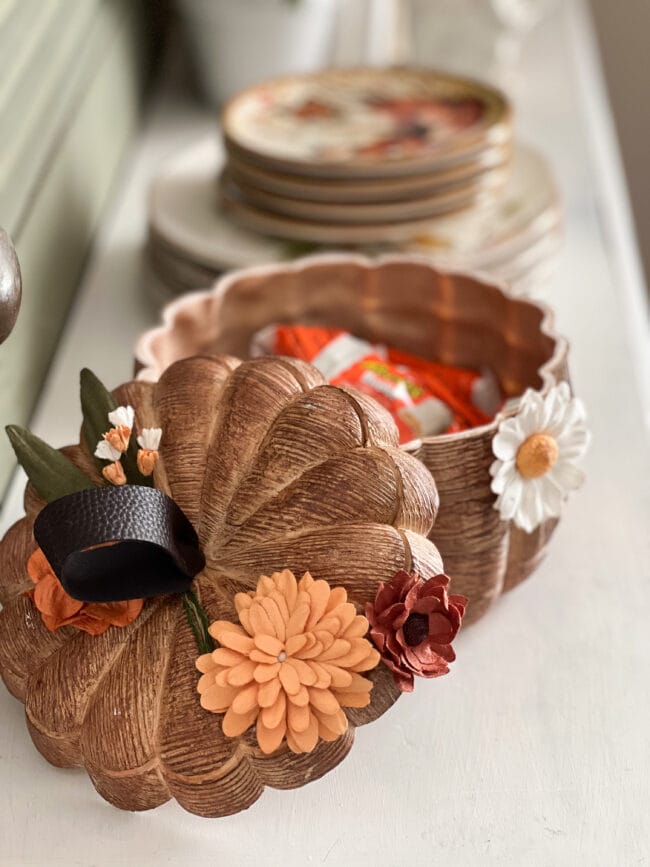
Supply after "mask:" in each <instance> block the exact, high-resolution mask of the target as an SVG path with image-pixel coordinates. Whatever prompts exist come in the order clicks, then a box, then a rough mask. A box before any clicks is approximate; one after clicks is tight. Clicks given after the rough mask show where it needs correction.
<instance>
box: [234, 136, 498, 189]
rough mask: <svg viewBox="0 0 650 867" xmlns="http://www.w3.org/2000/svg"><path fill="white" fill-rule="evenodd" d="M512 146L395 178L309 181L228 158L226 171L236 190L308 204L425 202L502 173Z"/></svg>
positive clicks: (307, 178) (492, 148) (488, 150)
mask: <svg viewBox="0 0 650 867" xmlns="http://www.w3.org/2000/svg"><path fill="white" fill-rule="evenodd" d="M511 153H512V144H511V142H507V143H505V144H501V145H495V146H493V147H489V148H486V149H485V150H483V151H481V153H480V154H476V155H470V157H469V158H468V159H467V160H466V161H465V162H462V163H459V164H458V165H456V166H453V167H452V168H447V169H443V170H442V171H436V172H425V173H421V174H420V173H419V174H414V175H405V176H404V177H396V178H365V179H361V180H355V179H353V178H346V179H340V178H313V177H308V176H300V175H292V174H287V173H286V172H277V171H273V170H272V169H268V168H263V167H261V166H256V165H255V164H254V163H251V162H249V161H247V160H246V159H242V158H241V157H240V156H237V155H235V154H230V155H229V158H228V171H229V173H230V175H231V176H232V178H233V180H235V181H236V182H237V183H238V184H239V185H240V186H246V187H251V188H253V187H254V188H256V189H258V190H261V191H263V192H265V193H270V194H272V195H277V196H284V197H285V198H292V199H305V200H307V201H310V202H336V203H337V204H348V203H349V204H370V203H372V202H382V203H385V202H394V201H403V200H404V199H407V198H426V197H430V196H432V195H433V194H434V193H437V192H441V191H443V190H447V189H450V188H452V187H455V186H458V185H459V184H463V183H465V184H469V183H472V182H479V181H481V179H483V178H484V177H485V176H486V175H488V174H489V173H490V172H494V171H496V172H498V171H503V170H504V169H505V168H506V167H507V166H508V164H509V162H510V157H511Z"/></svg>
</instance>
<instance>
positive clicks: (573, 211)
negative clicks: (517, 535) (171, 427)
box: [0, 0, 650, 867]
mask: <svg viewBox="0 0 650 867" xmlns="http://www.w3.org/2000/svg"><path fill="white" fill-rule="evenodd" d="M524 74H525V86H524V88H523V90H522V93H521V104H520V106H519V111H520V128H521V131H522V134H523V135H525V136H527V137H528V138H529V139H531V140H534V141H536V142H537V143H538V144H540V145H541V146H542V147H543V148H544V150H545V151H546V153H547V154H548V156H549V157H550V158H552V159H553V161H554V163H555V166H556V169H557V172H558V175H559V179H560V182H561V185H562V187H563V190H564V193H565V197H566V204H567V225H566V241H567V243H566V252H565V255H564V258H563V261H562V265H561V268H560V272H559V274H558V276H557V278H556V280H555V282H554V284H553V285H552V287H551V288H550V289H549V291H548V293H547V298H548V300H550V301H551V302H552V303H553V305H554V306H555V307H556V309H557V314H558V322H559V325H560V327H561V329H562V330H563V331H564V332H565V333H566V334H567V335H568V336H569V337H570V339H571V342H572V346H573V355H572V362H573V374H574V382H575V386H576V388H577V390H578V392H579V393H580V394H581V395H582V397H584V399H585V401H586V402H587V404H588V407H589V409H590V414H591V424H592V428H593V432H594V443H593V447H592V449H591V452H590V454H589V457H588V460H587V471H588V473H589V482H588V485H587V486H586V488H585V489H584V491H583V492H581V493H580V494H578V495H577V496H575V497H574V499H573V500H572V501H571V502H570V504H569V507H568V509H567V510H566V515H565V519H564V521H563V523H562V525H561V527H560V529H559V531H558V533H557V536H556V538H555V540H554V543H553V545H552V546H551V552H550V555H549V557H548V559H547V560H546V562H545V563H544V564H543V566H542V567H541V568H540V570H539V571H538V573H537V574H536V575H535V576H534V577H533V578H532V579H531V580H529V581H528V582H526V583H525V584H524V585H522V586H521V587H520V588H518V589H517V590H516V591H514V592H513V593H512V594H510V595H508V596H506V597H505V598H504V599H503V600H501V601H500V602H499V603H498V605H497V606H496V607H495V608H494V610H493V611H492V612H491V613H490V614H489V615H488V616H487V617H486V618H485V619H484V620H483V621H482V622H481V623H479V624H478V625H477V626H475V627H472V628H471V629H468V630H467V631H466V632H465V633H464V634H462V635H461V637H460V639H459V641H458V646H457V649H458V656H459V658H458V661H457V663H455V665H454V666H453V671H452V673H451V674H450V675H449V676H447V677H445V678H442V679H440V680H438V681H434V682H429V683H425V682H421V683H418V684H417V687H416V692H415V694H414V695H413V696H411V697H405V698H403V699H402V700H400V701H399V702H398V703H397V704H396V705H395V707H394V708H393V709H392V710H391V711H390V712H389V713H387V714H386V715H385V716H384V717H382V719H380V720H379V721H378V722H377V723H375V724H373V725H371V726H369V727H367V728H365V729H360V730H358V732H357V738H356V744H355V747H354V748H353V750H352V753H351V754H350V756H349V757H348V758H347V759H346V760H345V761H344V762H343V763H342V764H341V765H340V766H339V767H338V768H337V769H336V770H335V771H333V772H332V773H331V774H329V775H328V776H327V777H325V778H324V779H323V780H320V781H318V782H316V783H313V784H311V785H309V786H307V787H305V788H304V789H301V790H299V791H295V792H275V791H267V792H266V793H265V794H264V795H263V796H262V798H261V799H260V801H258V802H257V804H256V805H254V806H253V807H252V808H251V809H250V810H249V811H247V812H246V813H243V814H240V815H238V816H235V817H231V818H229V819H225V820H212V821H211V820H200V819H197V818H194V817H192V816H189V815H187V814H185V813H183V812H182V811H181V810H180V808H178V807H176V806H175V805H174V804H168V805H166V806H164V807H162V808H160V809H158V810H156V811H153V812H149V813H145V814H141V815H131V814H127V813H121V812H119V811H117V810H115V809H113V808H111V807H110V806H108V805H107V804H105V803H104V802H103V801H101V799H100V798H99V797H98V796H97V795H96V794H95V792H94V789H93V788H92V785H91V783H90V782H89V780H88V779H87V778H86V776H85V775H84V774H83V773H82V772H78V771H62V770H57V769H55V768H52V767H50V766H49V765H47V764H46V763H45V762H44V761H43V760H42V759H41V758H40V757H39V756H38V754H37V753H36V752H35V750H34V749H33V748H32V745H31V742H30V739H29V736H28V734H27V731H26V729H25V726H24V722H23V710H22V706H21V705H20V704H19V703H18V702H16V701H15V700H14V699H12V698H11V697H10V696H9V695H8V694H6V693H5V692H4V691H0V726H1V729H0V731H1V732H2V736H1V737H0V864H2V865H3V867H4V865H38V867H40V865H65V867H74V865H97V867H104V865H139V867H140V865H141V867H149V865H151V867H153V865H156V867H159V865H162V864H164V865H208V864H209V865H235V867H237V865H273V867H283V865H287V867H293V865H309V864H314V865H316V864H326V865H327V867H332V865H344V867H348V865H376V864H382V865H389V867H392V865H410V867H419V865H437V864H440V865H445V867H467V865H470V867H473V865H499V867H509V865H512V867H529V865H533V867H535V865H540V867H541V865H543V867H547V865H554V867H555V865H589V867H593V865H603V867H627V865H636V864H643V863H647V860H648V858H649V854H648V850H649V846H650V811H649V807H648V805H649V803H650V737H649V735H648V727H649V721H650V676H649V674H648V669H649V666H648V660H649V651H650V628H649V626H648V624H649V623H650V483H649V479H650V449H649V448H648V446H649V442H648V433H647V429H645V428H644V427H643V422H642V419H643V415H644V411H645V406H644V405H643V404H642V400H641V396H640V395H641V389H640V387H639V386H640V385H643V386H644V388H645V389H646V390H645V392H644V393H645V394H647V386H648V383H647V380H644V381H643V383H641V381H640V379H639V378H638V377H636V376H635V369H636V371H637V372H639V373H640V371H641V367H642V365H643V364H645V363H646V362H647V351H648V341H647V336H648V332H647V319H644V316H645V315H646V310H645V308H644V296H643V289H642V285H641V283H640V278H639V272H638V262H637V258H636V251H635V248H634V244H633V239H632V235H631V232H630V226H629V223H628V219H629V214H628V207H627V201H626V198H625V194H624V191H623V188H622V186H621V184H620V177H621V176H620V165H619V161H618V155H617V152H616V148H615V147H614V145H613V143H612V142H613V139H612V136H611V129H610V127H609V117H608V114H607V112H606V109H605V106H604V103H603V98H602V90H601V82H600V79H599V70H598V68H597V66H595V65H594V57H593V54H592V52H591V34H590V31H589V27H588V24H587V23H586V21H585V19H584V16H583V7H582V6H581V4H580V3H575V4H574V3H573V2H569V0H566V2H565V3H564V4H563V8H562V9H561V10H560V11H559V12H558V15H557V17H556V18H554V19H553V20H551V21H549V22H548V23H547V24H546V25H544V27H543V28H542V29H540V30H539V31H538V32H537V33H536V34H535V36H534V37H533V39H532V41H531V44H530V47H529V52H528V56H527V60H526V64H525V69H524ZM211 123H212V119H211V118H210V117H208V116H206V115H204V114H202V113H201V112H200V111H199V110H195V109H192V108H191V107H189V106H188V105H187V104H185V103H183V102H181V100H180V97H176V96H174V95H173V94H167V95H166V96H165V97H164V98H162V99H161V101H160V102H159V104H158V105H157V106H156V108H155V110H154V111H153V113H152V116H151V118H150V122H149V124H148V128H147V130H146V131H145V133H144V135H143V138H142V141H141V143H140V145H139V146H138V148H137V150H136V152H135V153H134V155H133V160H132V162H131V164H130V166H129V169H128V171H127V172H126V175H125V181H124V185H123V187H122V189H121V190H119V191H118V194H117V196H116V202H115V208H114V211H113V213H112V215H111V216H110V219H108V220H107V222H106V225H105V227H104V230H103V232H102V234H101V236H100V238H99V241H98V247H97V253H96V255H95V257H94V259H93V261H92V262H91V265H90V267H89V270H88V273H87V276H86V279H85V281H84V285H83V291H82V293H81V295H80V298H79V302H78V304H77V307H76V310H75V313H74V316H73V318H72V320H71V321H70V324H69V328H68V331H67V335H66V339H65V341H64V343H63V345H62V347H61V351H60V352H59V355H58V358H57V361H56V364H55V365H54V366H53V368H52V371H51V376H50V379H49V382H48V384H47V387H46V389H45V393H44V395H43V399H42V401H41V405H40V408H39V412H38V414H37V417H36V419H35V429H36V430H37V431H38V432H39V433H41V434H42V435H45V436H47V437H48V439H49V440H51V441H52V442H55V443H57V444H63V443H64V442H66V441H71V440H72V439H74V437H75V435H76V430H77V427H78V423H79V411H78V403H77V397H76V394H75V392H76V379H77V375H78V371H79V368H80V367H81V366H82V365H89V366H91V367H93V368H94V369H95V370H96V371H97V373H98V374H99V375H100V376H102V377H103V378H104V379H105V380H106V381H108V382H109V383H116V382H117V381H118V380H121V379H124V378H126V377H127V376H128V375H129V372H130V356H129V352H130V347H131V345H132V343H133V340H134V338H135V336H136V334H137V333H138V331H140V330H141V329H142V328H143V327H145V326H146V325H148V324H149V323H151V322H152V321H154V319H155V314H154V313H153V312H152V310H151V309H150V308H149V306H148V304H147V303H146V300H145V297H144V293H143V285H144V275H143V265H142V253H141V249H142V243H143V238H144V225H145V224H144V219H145V217H144V215H145V205H144V196H145V189H146V182H147V179H148V178H149V177H150V176H151V174H152V173H153V172H154V171H155V166H156V164H157V162H158V161H159V159H160V158H161V157H162V156H164V155H166V154H168V153H170V152H172V151H173V150H174V149H176V148H177V147H178V146H179V145H182V144H185V143H186V142H187V141H189V140H191V139H192V138H193V137H194V136H195V135H200V134H202V133H203V132H205V130H206V129H209V128H210V125H211ZM26 290H27V291H28V287H26ZM3 421H5V420H3ZM20 487H21V485H20V480H17V481H16V483H15V485H14V488H13V491H12V495H11V496H10V497H9V498H8V500H7V501H6V503H5V508H4V512H3V514H2V528H3V529H4V528H5V527H6V526H7V525H8V524H9V523H10V522H11V521H12V520H13V519H15V518H16V517H17V516H18V515H19V513H20V506H19V488H20Z"/></svg>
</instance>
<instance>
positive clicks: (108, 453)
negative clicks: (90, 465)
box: [95, 440, 122, 463]
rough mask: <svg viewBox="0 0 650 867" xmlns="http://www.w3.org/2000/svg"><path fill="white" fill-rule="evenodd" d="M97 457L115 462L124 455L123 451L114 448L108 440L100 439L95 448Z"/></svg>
mask: <svg viewBox="0 0 650 867" xmlns="http://www.w3.org/2000/svg"><path fill="white" fill-rule="evenodd" d="M95 457H96V458H100V459H101V460H102V461H111V462H112V463H115V461H119V459H120V458H121V457H122V452H120V451H119V450H118V449H116V448H114V446H112V445H111V444H110V443H109V442H108V440H100V441H99V442H98V443H97V448H96V449H95Z"/></svg>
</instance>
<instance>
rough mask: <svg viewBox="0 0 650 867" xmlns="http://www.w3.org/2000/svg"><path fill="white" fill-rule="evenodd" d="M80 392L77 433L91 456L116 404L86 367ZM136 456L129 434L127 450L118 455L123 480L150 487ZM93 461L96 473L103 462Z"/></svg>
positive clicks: (151, 483) (83, 371) (148, 479)
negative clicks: (120, 460) (78, 432)
mask: <svg viewBox="0 0 650 867" xmlns="http://www.w3.org/2000/svg"><path fill="white" fill-rule="evenodd" d="M80 392H81V411H82V413H83V425H82V426H81V436H82V439H83V441H84V443H85V444H86V447H87V448H88V450H89V451H90V454H91V455H94V453H95V449H96V448H97V443H98V442H99V441H100V440H101V438H102V436H103V435H104V434H105V433H106V431H107V430H108V429H109V428H110V422H109V420H108V414H109V412H112V411H113V410H114V409H117V406H118V404H117V401H116V400H115V398H114V397H113V395H112V394H111V392H110V391H109V390H108V389H107V388H106V386H105V385H104V384H103V383H102V382H100V380H99V379H98V378H97V377H96V376H95V374H94V373H93V372H92V370H88V368H86V367H85V368H84V369H83V370H82V371H81V376H80ZM137 456H138V444H137V442H136V440H135V437H134V436H132V437H131V441H130V442H129V448H128V451H127V452H126V454H125V455H123V456H122V467H123V468H124V473H125V475H126V480H127V482H128V483H129V484H130V485H145V486H148V487H151V485H153V480H152V478H151V477H147V476H143V475H142V473H141V472H140V470H139V469H138V457H137ZM95 463H96V464H97V467H98V468H99V470H100V472H101V470H102V469H103V468H104V467H105V466H106V461H102V460H101V459H100V458H95Z"/></svg>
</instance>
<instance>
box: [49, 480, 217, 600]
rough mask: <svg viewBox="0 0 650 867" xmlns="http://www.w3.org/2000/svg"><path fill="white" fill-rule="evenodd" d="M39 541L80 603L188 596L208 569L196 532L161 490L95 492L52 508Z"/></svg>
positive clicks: (136, 488)
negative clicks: (199, 575)
mask: <svg viewBox="0 0 650 867" xmlns="http://www.w3.org/2000/svg"><path fill="white" fill-rule="evenodd" d="M34 536H35V538H36V541H37V542H38V544H39V545H40V547H41V549H42V551H43V553H44V554H45V557H46V558H47V560H48V562H49V564H50V566H51V567H52V569H53V570H54V573H55V574H56V576H57V578H58V579H59V581H60V582H61V584H62V585H63V588H64V590H65V591H66V593H68V594H69V595H70V596H72V597H73V598H74V599H78V600H79V601H81V602H122V601H125V600H127V599H143V598H146V597H149V596H158V595H160V594H164V593H186V592H187V591H188V590H189V589H190V586H191V584H192V579H193V578H194V576H195V575H196V574H198V573H199V572H200V571H201V569H203V567H204V565H205V558H204V556H203V554H202V553H201V551H200V549H199V541H198V538H197V535H196V532H195V530H194V527H193V526H192V524H191V523H190V521H189V520H188V518H187V516H186V515H185V514H184V513H183V511H182V510H181V509H180V507H179V506H178V505H177V504H176V503H175V502H174V500H172V499H171V498H170V497H168V496H167V495H166V494H164V493H163V492H162V491H159V490H157V489H155V488H146V487H141V486H139V485H122V486H120V487H110V488H109V487H102V488H89V489H87V490H83V491H79V492H78V493H75V494H70V495H69V496H67V497H61V498H60V499H58V500H54V501H52V502H51V503H49V504H48V505H47V506H46V507H45V508H44V509H43V510H42V511H41V512H40V514H39V515H38V517H37V518H36V521H35V523H34Z"/></svg>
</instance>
